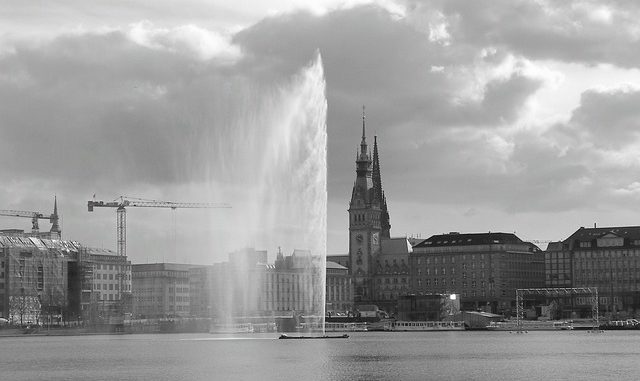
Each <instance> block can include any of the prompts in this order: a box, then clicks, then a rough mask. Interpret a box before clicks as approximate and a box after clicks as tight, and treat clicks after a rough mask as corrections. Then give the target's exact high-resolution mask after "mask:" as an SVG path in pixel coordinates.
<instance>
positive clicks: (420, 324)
mask: <svg viewBox="0 0 640 381" xmlns="http://www.w3.org/2000/svg"><path fill="white" fill-rule="evenodd" d="M389 330H390V331H395V332H410V331H464V330H465V327H464V322H463V321H402V320H398V321H395V322H392V323H391V324H390V327H389Z"/></svg>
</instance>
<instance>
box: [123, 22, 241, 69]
mask: <svg viewBox="0 0 640 381" xmlns="http://www.w3.org/2000/svg"><path fill="white" fill-rule="evenodd" d="M127 35H128V36H129V38H130V39H131V40H132V41H134V42H135V43H137V44H139V45H142V46H145V47H147V48H150V49H162V50H167V51H170V52H174V53H178V54H183V53H188V54H192V55H194V56H196V57H198V58H200V59H203V60H210V59H214V58H216V59H218V60H221V61H228V62H233V61H236V60H237V59H238V58H240V56H241V54H240V48H239V47H238V46H235V45H233V44H232V43H231V42H230V38H229V37H228V36H223V35H221V34H219V33H216V32H213V31H210V30H207V29H204V28H201V27H198V26H196V25H192V24H189V25H181V26H177V27H173V28H161V27H154V25H153V23H151V22H150V21H148V20H145V21H140V22H137V23H134V24H131V25H130V26H129V30H128V31H127Z"/></svg>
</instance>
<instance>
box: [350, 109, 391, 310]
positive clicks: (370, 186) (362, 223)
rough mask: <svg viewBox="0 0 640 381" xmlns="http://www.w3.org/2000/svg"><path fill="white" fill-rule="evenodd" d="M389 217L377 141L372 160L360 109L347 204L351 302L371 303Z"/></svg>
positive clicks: (375, 141) (387, 231) (387, 234)
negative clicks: (359, 130)
mask: <svg viewBox="0 0 640 381" xmlns="http://www.w3.org/2000/svg"><path fill="white" fill-rule="evenodd" d="M389 229H390V225H389V213H388V212H387V206H386V201H385V199H384V193H383V191H382V184H381V181H380V163H379V160H378V145H377V139H375V140H374V152H373V158H372V156H371V153H370V152H369V150H368V146H367V136H366V125H365V114H364V107H363V109H362V140H361V141H360V151H359V152H358V153H357V155H356V181H355V182H354V184H353V191H352V192H351V202H350V203H349V260H350V263H351V272H352V274H353V279H354V299H355V302H363V301H367V300H372V299H373V297H374V295H373V288H374V284H373V275H374V271H375V268H374V263H375V258H376V256H377V255H378V253H379V252H380V240H381V239H382V238H385V237H387V238H388V237H389Z"/></svg>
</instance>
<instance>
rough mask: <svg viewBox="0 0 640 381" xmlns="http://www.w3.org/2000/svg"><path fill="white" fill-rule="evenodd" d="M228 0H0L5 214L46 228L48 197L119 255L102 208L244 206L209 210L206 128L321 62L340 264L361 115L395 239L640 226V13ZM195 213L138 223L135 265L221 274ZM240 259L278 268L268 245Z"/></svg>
mask: <svg viewBox="0 0 640 381" xmlns="http://www.w3.org/2000/svg"><path fill="white" fill-rule="evenodd" d="M229 4H230V3H229V2H228V1H223V0H217V1H205V0H186V1H183V2H180V3H176V2H173V1H166V0H160V1H156V2H153V3H149V2H146V1H129V2H114V1H101V0H99V1H93V2H90V3H87V2H82V1H77V0H73V1H72V0H66V1H65V0H62V1H57V2H55V3H48V2H45V3H38V4H37V5H34V4H32V3H25V2H22V1H5V2H2V3H1V4H0V25H1V26H0V162H1V163H2V164H3V165H2V166H1V167H0V168H1V169H0V175H2V179H3V181H2V185H1V186H0V209H18V210H35V211H43V212H50V211H52V209H53V197H54V195H57V197H58V207H59V211H60V213H61V214H62V221H61V223H62V229H63V235H64V238H65V239H71V240H76V241H80V242H82V243H86V244H88V245H91V246H97V247H104V248H109V249H112V250H114V251H115V249H116V242H115V241H116V239H115V234H116V232H115V211H112V210H108V209H107V210H98V211H94V212H93V213H91V214H89V213H88V212H87V209H86V202H87V200H89V199H91V198H92V196H93V194H96V198H97V199H102V200H113V199H115V198H116V197H118V196H120V195H130V196H136V197H142V198H149V199H157V200H166V201H182V202H226V203H230V204H232V205H233V204H234V203H235V204H238V203H241V202H242V199H241V198H238V199H223V200H221V199H216V196H215V195H214V193H212V192H211V193H209V192H204V193H203V189H204V190H206V189H207V185H206V184H203V183H202V179H200V178H197V176H196V174H197V173H198V172H197V171H196V169H198V170H202V168H203V167H206V165H207V163H208V162H209V161H211V160H214V158H215V154H214V153H210V152H199V151H198V150H197V149H196V148H197V147H198V146H199V144H201V143H202V136H201V135H199V131H200V130H199V129H201V128H202V127H203V126H206V127H207V128H210V129H212V130H216V129H222V128H223V127H222V125H223V124H224V123H225V122H228V121H227V120H226V119H225V118H226V117H227V116H226V115H220V114H219V113H220V112H221V110H222V111H224V110H234V109H240V108H239V106H238V102H245V103H246V102H251V99H252V96H253V97H258V96H265V94H269V92H270V91H272V90H270V89H272V88H277V87H278V86H280V85H281V84H283V83H288V81H289V80H290V78H291V77H292V76H294V75H296V73H298V72H299V71H300V70H301V69H302V68H304V67H306V66H307V65H308V64H309V63H310V62H311V61H312V60H313V58H314V54H315V52H316V50H319V51H320V53H321V55H322V60H323V63H324V74H325V77H326V86H327V87H326V94H327V100H328V115H327V129H328V197H329V200H328V253H329V254H343V253H347V251H348V234H347V233H348V220H347V208H348V202H349V198H350V195H351V188H352V185H353V181H354V179H355V162H354V161H355V153H356V150H357V148H358V145H359V142H360V133H361V112H362V105H366V115H367V118H366V119H367V134H368V136H367V137H368V141H369V143H370V144H372V142H373V136H374V135H377V136H378V145H379V150H380V165H381V174H382V185H383V187H384V190H385V193H386V196H387V201H388V206H389V213H390V222H391V235H392V236H404V235H413V236H416V235H421V236H422V237H423V238H428V237H429V236H430V235H433V234H440V233H445V232H450V231H459V232H486V231H502V232H515V233H516V234H517V235H518V236H519V237H520V238H522V239H527V240H561V239H564V238H566V237H568V236H569V235H570V234H572V233H573V232H574V231H575V230H576V229H578V228H579V227H580V226H585V227H588V226H593V224H594V223H597V225H598V226H628V225H640V211H638V210H636V208H635V206H636V205H637V204H638V202H640V154H639V153H640V107H638V105H640V70H639V67H640V49H639V48H640V27H639V26H638V23H637V20H638V19H640V5H638V4H635V3H634V2H629V1H622V0H610V1H566V2H564V1H563V2H557V1H545V0H540V1H529V0H521V1H520V0H515V1H514V0H491V1H489V0H481V1H462V0H439V1H435V0H434V1H402V0H397V1H394V0H380V1H365V0H361V1H339V0H327V1H308V2H303V1H294V0H277V1H267V2H264V1H245V2H235V3H233V5H229ZM238 84H241V88H242V89H245V90H246V89H255V92H253V93H252V92H250V91H247V93H238V92H237V91H236V90H235V89H237V87H236V86H239V85H238ZM209 154H210V156H207V155H209ZM230 165H231V163H230ZM239 197H240V196H239ZM200 212H201V211H193V210H185V211H181V210H179V211H177V212H174V213H172V212H171V211H169V210H143V209H142V208H140V209H132V210H130V211H129V213H128V245H129V248H128V253H129V255H130V257H131V260H132V261H134V262H137V263H141V262H147V261H149V262H154V261H163V260H167V261H179V262H192V263H211V262H216V261H220V260H225V259H226V253H224V252H214V251H215V250H213V249H211V246H212V245H213V244H214V243H212V242H210V241H209V240H208V239H207V238H206V237H207V235H208V232H209V231H210V229H212V226H211V220H212V219H213V218H219V217H212V216H218V215H216V214H215V213H217V212H215V211H213V212H206V213H204V212H203V213H200ZM209 213H214V214H209ZM30 227H31V225H30V221H29V220H28V219H17V218H9V217H0V228H22V229H25V230H30ZM40 229H41V230H48V229H49V224H48V223H47V222H45V221H41V223H40ZM174 236H175V237H174ZM203 237H204V238H203ZM237 244H238V245H237V246H238V248H242V247H246V246H253V245H255V246H256V249H266V250H268V251H269V254H270V260H273V257H274V255H275V252H276V250H277V247H262V246H261V245H260V244H259V243H256V242H242V241H239V242H238V243H237ZM174 245H175V246H178V247H180V249H179V252H177V253H176V251H175V250H174V248H173V247H174ZM292 249H293V248H287V250H288V251H289V250H292Z"/></svg>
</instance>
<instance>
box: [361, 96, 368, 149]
mask: <svg viewBox="0 0 640 381" xmlns="http://www.w3.org/2000/svg"><path fill="white" fill-rule="evenodd" d="M366 154H367V133H366V129H365V116H364V105H362V140H361V141H360V155H361V156H366Z"/></svg>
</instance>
